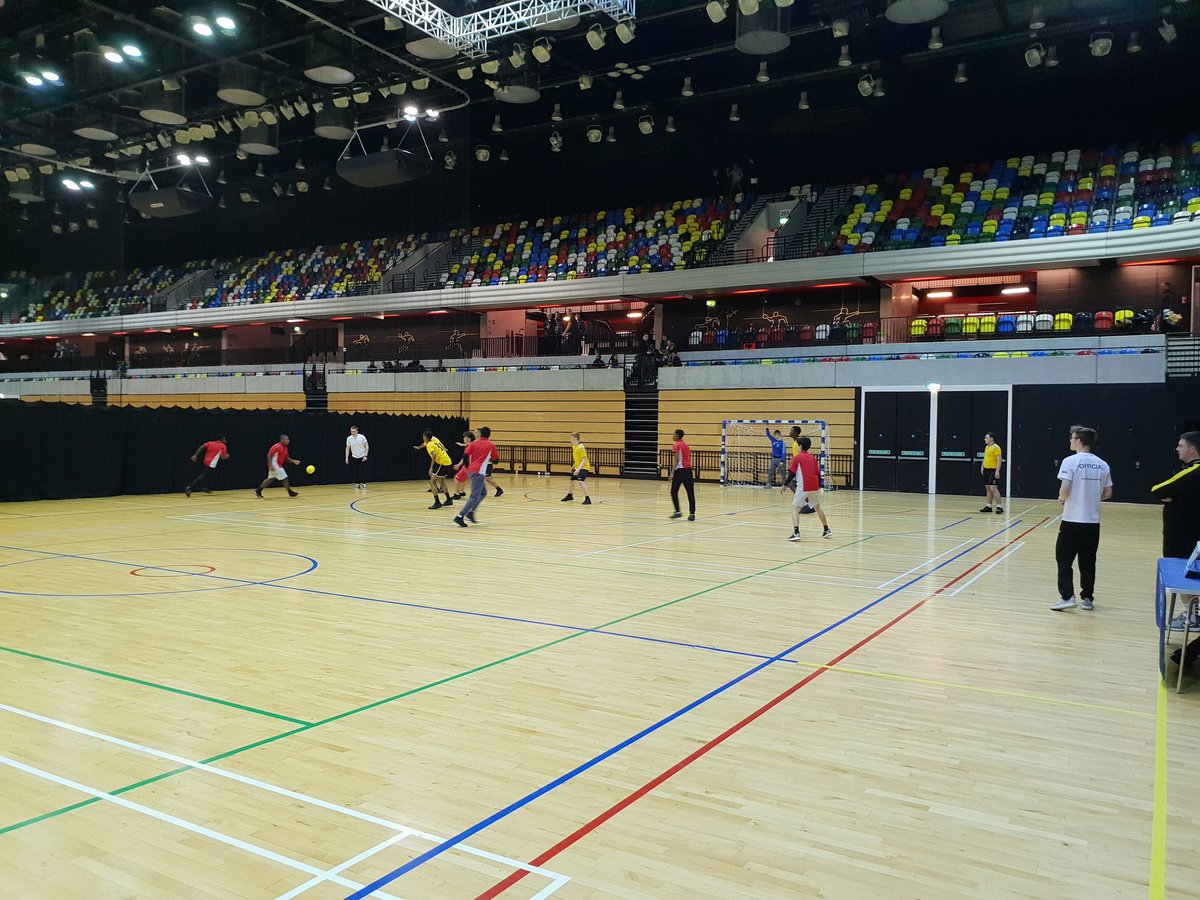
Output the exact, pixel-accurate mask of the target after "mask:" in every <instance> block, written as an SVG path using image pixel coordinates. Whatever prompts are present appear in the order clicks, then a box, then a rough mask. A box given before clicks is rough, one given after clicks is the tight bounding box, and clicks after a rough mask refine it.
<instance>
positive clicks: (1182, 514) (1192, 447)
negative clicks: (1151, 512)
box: [1150, 431, 1200, 663]
mask: <svg viewBox="0 0 1200 900" xmlns="http://www.w3.org/2000/svg"><path fill="white" fill-rule="evenodd" d="M1175 452H1176V453H1177V454H1178V455H1179V461H1180V462H1181V463H1183V468H1182V469H1180V470H1179V471H1178V472H1176V473H1175V474H1174V475H1172V476H1171V477H1170V478H1168V479H1167V480H1166V481H1164V482H1162V483H1161V484H1156V485H1155V486H1154V487H1152V488H1151V489H1150V493H1151V495H1152V496H1153V497H1154V499H1156V500H1158V501H1159V502H1161V503H1162V505H1163V549H1162V554H1163V556H1166V557H1173V558H1175V559H1187V558H1188V557H1189V556H1191V555H1192V550H1194V549H1195V547H1196V542H1197V541H1200V431H1185V432H1184V433H1183V434H1181V435H1180V436H1179V444H1178V445H1177V446H1176V447H1175ZM1196 615H1197V611H1196V598H1195V597H1192V598H1189V602H1188V604H1187V607H1186V609H1185V610H1184V612H1183V615H1182V616H1180V617H1179V618H1178V624H1179V627H1178V629H1177V630H1179V631H1182V630H1183V620H1184V617H1185V616H1191V617H1192V626H1191V627H1193V628H1194V627H1196V625H1197V621H1196ZM1171 624H1172V628H1174V625H1175V623H1171ZM1197 656H1200V642H1193V643H1192V644H1191V645H1190V646H1189V647H1188V654H1187V662H1189V663H1190V662H1194V661H1195V659H1196V657H1197ZM1171 659H1172V660H1174V661H1175V662H1179V651H1178V650H1176V651H1175V653H1174V655H1173V656H1172V657H1171Z"/></svg>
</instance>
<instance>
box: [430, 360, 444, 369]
mask: <svg viewBox="0 0 1200 900" xmlns="http://www.w3.org/2000/svg"><path fill="white" fill-rule="evenodd" d="M433 371H435V372H445V371H446V366H445V365H444V364H443V363H442V360H440V359H439V360H438V364H437V365H436V366H435V367H434V369H433Z"/></svg>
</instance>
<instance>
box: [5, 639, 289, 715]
mask: <svg viewBox="0 0 1200 900" xmlns="http://www.w3.org/2000/svg"><path fill="white" fill-rule="evenodd" d="M0 651H2V652H4V653H11V654H13V655H14V656H24V657H26V658H27V659H36V660H40V661H41V662H48V663H53V664H54V665H56V666H66V667H67V668H68V669H78V670H79V671H81V672H91V673H92V674H93V675H104V676H105V677H107V678H115V679H117V680H118V681H127V682H129V683H130V684H140V685H141V686H142V687H149V688H154V689H155V690H159V691H167V692H169V693H172V694H179V695H181V696H184V697H191V698H192V699H194V700H207V701H208V702H209V703H219V704H220V705H221V706H229V707H232V708H233V709H240V710H244V711H245V712H251V713H254V714H255V715H259V716H267V717H268V718H271V719H280V720H282V721H284V722H294V723H295V724H297V725H311V724H313V723H312V722H309V721H308V720H307V719H297V718H295V717H293V716H285V715H283V714H281V713H273V712H270V711H269V710H265V709H258V708H257V707H254V706H247V705H246V704H244V703H234V702H233V701H232V700H222V699H221V698H220V697H210V696H208V695H207V694H197V693H196V692H195V691H185V690H184V689H183V688H177V687H171V686H170V685H167V684H158V683H156V682H153V681H146V680H145V679H142V678H134V677H133V676H131V675H121V674H119V673H117V672H107V671H105V670H104V669H96V668H93V667H92V666H85V665H82V664H80V663H73V662H69V661H67V660H65V659H55V658H54V657H53V656H42V655H41V654H40V653H30V652H29V651H28V650H17V649H16V648H14V647H4V646H0Z"/></svg>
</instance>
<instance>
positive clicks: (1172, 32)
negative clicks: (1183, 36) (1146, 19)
mask: <svg viewBox="0 0 1200 900" xmlns="http://www.w3.org/2000/svg"><path fill="white" fill-rule="evenodd" d="M1158 34H1159V37H1161V38H1162V39H1163V42H1164V43H1167V44H1170V43H1172V42H1173V41H1174V40H1175V38H1177V37H1179V30H1178V29H1177V28H1176V27H1175V26H1174V25H1173V24H1172V23H1171V22H1168V21H1167V20H1166V19H1163V20H1162V24H1161V25H1159V26H1158Z"/></svg>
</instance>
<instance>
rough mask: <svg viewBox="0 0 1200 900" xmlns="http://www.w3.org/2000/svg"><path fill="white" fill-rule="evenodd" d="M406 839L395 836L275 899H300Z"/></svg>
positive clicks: (400, 834)
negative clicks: (310, 889)
mask: <svg viewBox="0 0 1200 900" xmlns="http://www.w3.org/2000/svg"><path fill="white" fill-rule="evenodd" d="M406 837H408V834H407V833H399V834H393V835H392V836H391V837H390V838H388V839H387V840H386V841H381V842H380V843H378V844H376V845H375V846H374V847H372V848H371V849H370V850H364V851H363V852H362V853H360V854H358V856H352V857H351V858H350V859H348V860H346V861H345V862H343V863H339V864H338V865H336V866H334V867H333V868H332V869H330V870H329V871H328V872H326V873H325V874H324V875H314V876H313V877H312V878H311V879H309V880H308V881H306V882H304V884H302V885H300V886H299V887H294V888H292V889H291V890H290V891H288V892H287V893H286V894H280V895H279V896H278V897H276V898H275V900H292V898H293V897H299V896H300V895H301V894H303V893H304V892H305V891H307V890H308V889H309V888H314V887H316V886H317V885H318V884H322V883H323V882H326V881H329V880H330V879H331V878H332V877H333V876H334V875H339V874H341V873H342V872H344V871H345V870H346V869H349V868H351V867H353V866H357V865H358V864H359V863H360V862H362V861H363V860H366V859H370V858H371V857H372V856H374V855H375V854H376V853H379V852H381V851H383V850H386V849H387V848H388V847H390V846H392V844H397V843H399V842H400V841H402V840H404V839H405V838H406Z"/></svg>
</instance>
